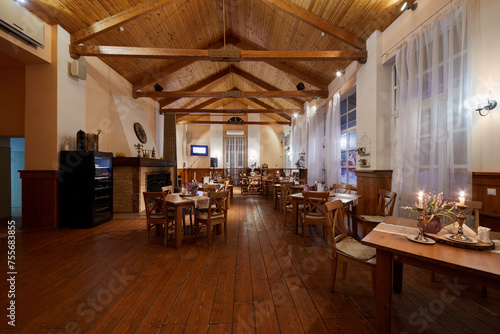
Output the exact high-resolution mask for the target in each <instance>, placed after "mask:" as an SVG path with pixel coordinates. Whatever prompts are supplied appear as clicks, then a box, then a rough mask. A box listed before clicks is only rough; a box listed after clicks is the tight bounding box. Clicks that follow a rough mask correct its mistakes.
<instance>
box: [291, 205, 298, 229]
mask: <svg viewBox="0 0 500 334" xmlns="http://www.w3.org/2000/svg"><path fill="white" fill-rule="evenodd" d="M292 207H293V209H292V223H293V231H294V232H295V234H299V210H298V207H299V203H298V201H297V200H296V199H295V198H294V199H292Z"/></svg>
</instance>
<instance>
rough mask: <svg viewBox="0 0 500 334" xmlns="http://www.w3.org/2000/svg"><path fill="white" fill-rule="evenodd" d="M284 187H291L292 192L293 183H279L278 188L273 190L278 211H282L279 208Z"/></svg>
mask: <svg viewBox="0 0 500 334" xmlns="http://www.w3.org/2000/svg"><path fill="white" fill-rule="evenodd" d="M285 185H290V186H292V191H293V182H291V181H281V182H280V188H278V189H275V196H276V197H278V198H277V203H278V210H280V209H281V210H283V209H282V207H281V205H282V203H283V196H282V194H283V186H285Z"/></svg>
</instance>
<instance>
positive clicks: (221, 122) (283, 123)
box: [177, 120, 292, 125]
mask: <svg viewBox="0 0 500 334" xmlns="http://www.w3.org/2000/svg"><path fill="white" fill-rule="evenodd" d="M177 124H200V125H210V124H222V125H226V124H229V125H292V123H291V122H290V121H287V122H278V121H276V122H251V121H250V122H248V121H243V122H224V121H197V120H193V121H177Z"/></svg>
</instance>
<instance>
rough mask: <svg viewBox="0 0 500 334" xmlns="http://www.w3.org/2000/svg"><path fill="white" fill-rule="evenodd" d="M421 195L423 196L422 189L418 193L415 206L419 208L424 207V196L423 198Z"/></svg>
mask: <svg viewBox="0 0 500 334" xmlns="http://www.w3.org/2000/svg"><path fill="white" fill-rule="evenodd" d="M423 196H424V193H423V192H422V191H421V192H419V193H418V203H417V206H418V207H419V208H423V207H424V198H423Z"/></svg>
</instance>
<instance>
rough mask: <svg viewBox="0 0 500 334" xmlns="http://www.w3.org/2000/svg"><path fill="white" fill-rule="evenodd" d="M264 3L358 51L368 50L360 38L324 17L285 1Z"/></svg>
mask: <svg viewBox="0 0 500 334" xmlns="http://www.w3.org/2000/svg"><path fill="white" fill-rule="evenodd" d="M262 1H263V2H265V3H267V4H269V5H271V6H273V7H275V8H278V9H279V10H281V11H283V12H286V13H288V14H290V15H292V16H294V17H296V18H297V19H299V20H301V21H303V22H306V23H307V24H310V25H312V26H313V27H315V28H317V29H319V30H321V31H323V32H325V33H327V34H329V35H331V36H333V37H336V38H338V39H339V40H341V41H343V42H344V43H347V44H349V45H351V46H353V47H355V48H356V49H358V50H365V49H366V42H365V41H364V40H362V39H361V38H359V37H358V36H356V35H354V34H352V33H350V32H348V31H347V30H344V29H342V28H339V27H337V26H336V25H334V24H332V23H330V22H328V21H327V20H325V19H323V18H322V17H320V16H318V15H315V14H313V13H311V12H310V11H308V10H306V9H304V8H302V7H300V6H298V5H296V4H294V3H292V2H290V1H284V0H262Z"/></svg>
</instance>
